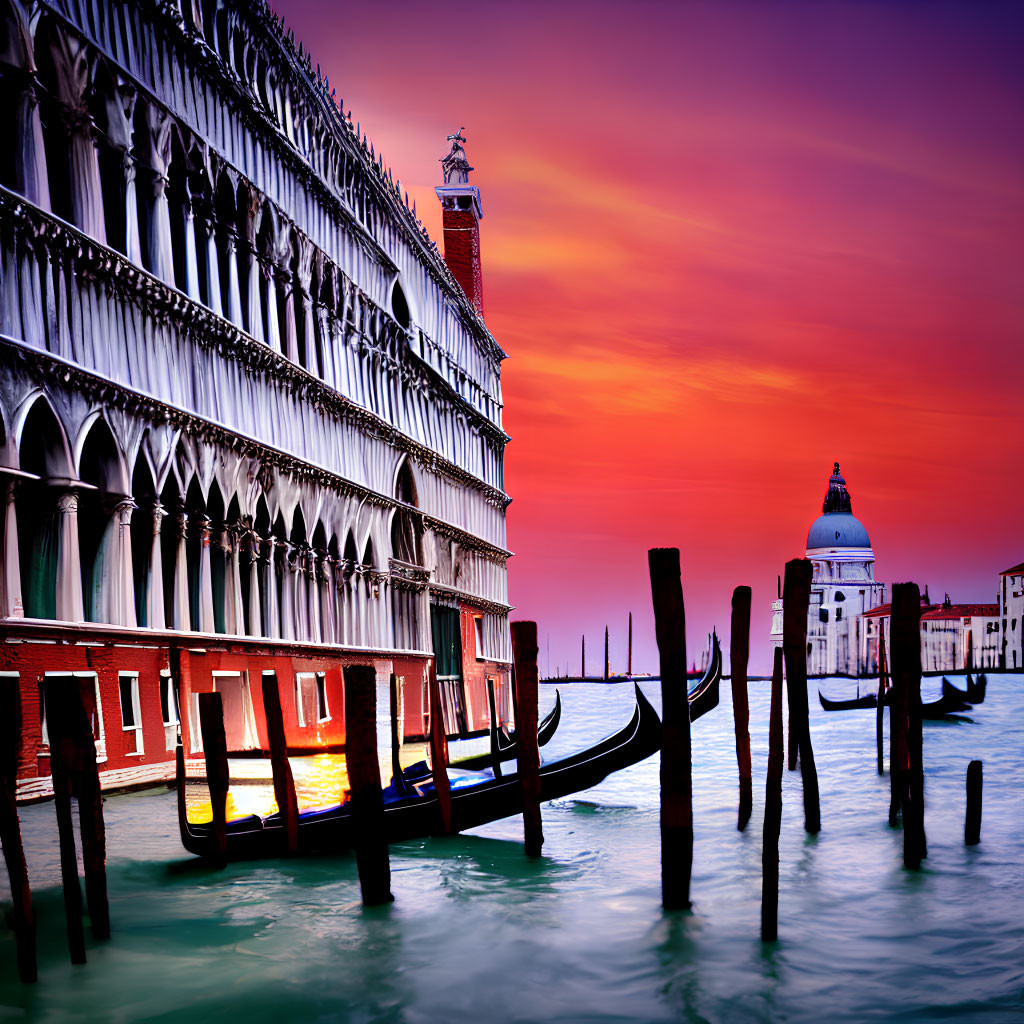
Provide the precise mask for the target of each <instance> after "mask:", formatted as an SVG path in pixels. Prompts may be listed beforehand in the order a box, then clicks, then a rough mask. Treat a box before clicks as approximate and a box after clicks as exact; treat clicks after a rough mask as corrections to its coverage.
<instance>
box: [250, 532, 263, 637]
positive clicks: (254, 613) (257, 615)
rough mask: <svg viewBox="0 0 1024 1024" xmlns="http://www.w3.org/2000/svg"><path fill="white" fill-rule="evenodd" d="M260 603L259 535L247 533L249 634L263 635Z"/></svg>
mask: <svg viewBox="0 0 1024 1024" xmlns="http://www.w3.org/2000/svg"><path fill="white" fill-rule="evenodd" d="M261 614H262V610H261V605H260V536H259V534H258V533H257V532H256V531H255V530H253V531H251V532H250V534H249V635H250V636H263V620H262V618H261Z"/></svg>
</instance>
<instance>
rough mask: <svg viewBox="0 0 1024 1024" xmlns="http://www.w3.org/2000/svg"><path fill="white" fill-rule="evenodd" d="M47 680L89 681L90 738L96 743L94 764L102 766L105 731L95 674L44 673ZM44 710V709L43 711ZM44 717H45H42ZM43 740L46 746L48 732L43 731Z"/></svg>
mask: <svg viewBox="0 0 1024 1024" xmlns="http://www.w3.org/2000/svg"><path fill="white" fill-rule="evenodd" d="M43 675H44V676H45V677H46V678H47V679H63V680H66V681H68V682H71V681H72V680H76V679H91V680H92V691H93V697H94V699H95V702H96V708H95V710H94V711H92V712H91V713H90V715H89V723H90V725H92V738H93V740H94V741H95V743H96V763H97V764H102V763H103V762H104V761H106V759H107V740H106V729H105V727H104V724H103V703H102V701H101V699H100V681H99V677H98V676H97V675H96V673H95V672H44V673H43ZM40 707H42V689H41V688H40ZM43 710H45V708H44V709H43ZM44 717H45V715H44ZM43 738H44V740H45V742H46V743H47V744H49V742H50V739H49V735H48V732H47V731H46V730H45V728H44V731H43Z"/></svg>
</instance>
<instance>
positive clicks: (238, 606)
mask: <svg viewBox="0 0 1024 1024" xmlns="http://www.w3.org/2000/svg"><path fill="white" fill-rule="evenodd" d="M228 537H229V540H230V543H231V546H230V549H229V552H228V580H229V581H230V591H229V592H230V594H231V605H230V609H231V614H230V616H229V615H228V611H227V603H226V602H225V612H224V628H225V629H226V630H227V631H228V632H229V633H233V634H234V635H235V636H245V613H244V610H243V604H242V572H243V569H242V552H241V550H240V549H241V547H242V537H243V527H242V525H241V524H240V523H236V524H235V525H234V526H233V527H232V529H231V530H230V532H228Z"/></svg>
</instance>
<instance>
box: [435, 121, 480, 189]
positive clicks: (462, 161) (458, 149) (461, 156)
mask: <svg viewBox="0 0 1024 1024" xmlns="http://www.w3.org/2000/svg"><path fill="white" fill-rule="evenodd" d="M465 130H466V128H465V125H463V127H461V128H460V129H459V130H458V131H457V132H456V133H455V134H454V135H449V136H448V137H447V141H448V142H450V143H451V144H452V149H451V152H450V153H449V154H448V155H447V156H445V157H442V158H441V170H442V171H443V172H444V183H445V184H446V185H452V184H454V185H468V184H469V172H470V171H471V170H473V168H472V167H470V166H469V161H468V160H467V159H466V151H465V150H464V149H463V148H462V143H464V142H465V141H466V137H465V136H464V135H463V134H462V133H463V132H464V131H465ZM452 175H455V179H454V181H453V180H452Z"/></svg>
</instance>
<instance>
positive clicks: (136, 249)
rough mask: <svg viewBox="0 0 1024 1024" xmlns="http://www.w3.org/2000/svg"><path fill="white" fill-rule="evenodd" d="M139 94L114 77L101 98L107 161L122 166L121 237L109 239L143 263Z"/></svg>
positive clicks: (133, 258) (134, 261)
mask: <svg viewBox="0 0 1024 1024" xmlns="http://www.w3.org/2000/svg"><path fill="white" fill-rule="evenodd" d="M137 98H138V94H137V93H136V91H135V86H134V85H133V84H132V83H131V82H129V81H127V80H125V79H123V78H121V77H120V76H117V78H116V79H115V81H114V83H113V86H112V87H111V89H110V90H109V91H108V92H107V93H106V94H105V95H103V96H102V97H101V99H102V101H103V107H104V110H105V113H106V122H107V123H106V143H107V146H108V147H109V149H108V153H109V160H110V161H111V162H117V163H119V164H120V168H121V188H120V200H121V207H122V213H123V216H124V229H125V232H124V238H119V239H108V240H107V241H108V242H109V244H110V245H112V246H113V247H114V248H115V249H121V248H122V246H123V247H124V248H123V250H122V251H123V252H124V254H125V256H127V257H128V259H130V260H131V261H132V262H133V263H136V264H138V265H139V266H141V265H142V245H141V244H140V242H139V210H138V202H137V200H136V197H135V157H134V156H133V155H132V152H131V151H132V147H133V146H134V131H135V124H134V115H135V102H136V99H137Z"/></svg>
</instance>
